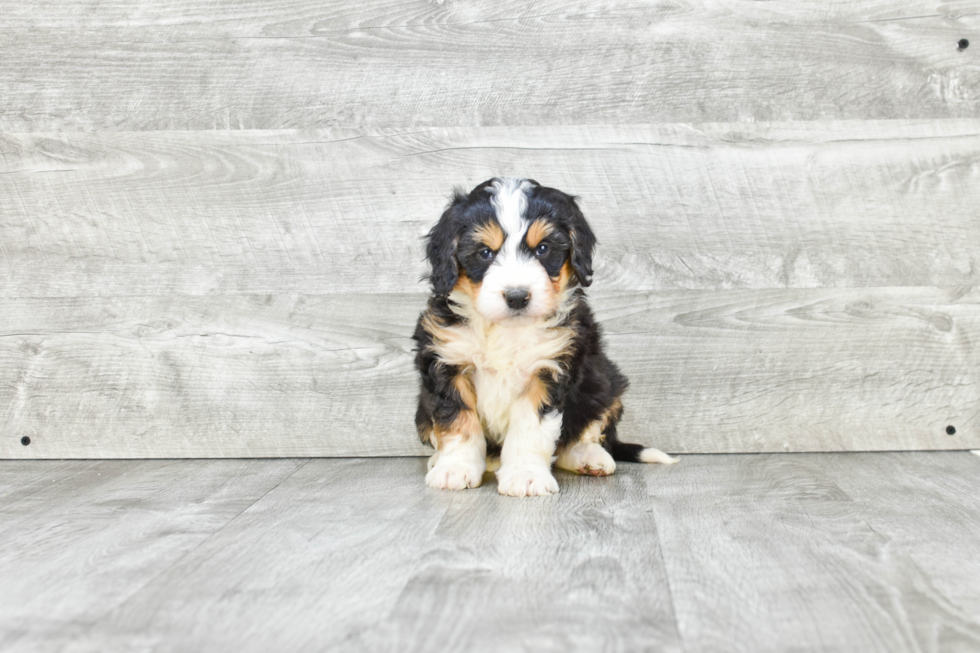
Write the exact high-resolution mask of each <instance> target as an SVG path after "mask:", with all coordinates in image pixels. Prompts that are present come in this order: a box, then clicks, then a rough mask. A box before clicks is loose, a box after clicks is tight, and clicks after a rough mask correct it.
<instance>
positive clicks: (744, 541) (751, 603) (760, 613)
mask: <svg viewBox="0 0 980 653" xmlns="http://www.w3.org/2000/svg"><path fill="white" fill-rule="evenodd" d="M932 455H933V456H934V457H933V458H932V460H934V461H937V462H936V464H935V466H934V467H933V468H932V470H931V473H930V474H929V475H928V480H925V479H922V478H921V477H920V478H918V479H915V480H913V479H906V478H905V474H906V468H907V467H908V465H907V463H906V461H907V460H908V458H909V456H918V454H901V455H895V454H876V455H873V454H867V455H856V454H843V455H822V456H739V457H733V456H722V457H687V458H685V459H684V460H683V461H682V462H681V464H680V465H677V466H674V467H672V468H670V469H669V470H666V471H665V472H664V473H662V474H653V473H647V474H646V478H647V480H648V484H649V491H650V494H651V501H652V505H653V514H654V516H655V518H656V523H657V526H658V529H659V532H660V538H661V546H662V548H663V553H664V559H665V560H666V561H667V569H668V575H669V578H670V591H671V596H672V597H673V602H674V606H675V612H676V615H677V624H678V629H679V631H680V633H681V638H682V641H683V642H684V647H685V650H687V651H692V652H695V651H705V652H708V651H718V650H726V651H745V652H746V653H749V652H751V653H758V652H761V651H774V652H775V651H787V650H804V651H881V652H883V653H884V652H892V651H930V652H937V653H938V652H940V651H942V652H947V651H963V652H967V651H974V650H977V648H978V647H980V618H978V614H977V612H976V611H974V610H971V607H972V606H974V605H975V603H976V597H977V588H978V587H980V585H977V584H976V583H970V579H969V578H966V577H961V578H960V579H959V580H958V581H957V582H956V583H955V585H956V587H955V588H954V591H953V592H943V591H940V589H939V588H937V586H936V585H935V584H934V583H933V578H934V577H933V575H932V573H931V571H932V570H930V569H929V568H928V567H922V566H920V565H919V564H918V560H919V558H917V557H913V555H912V553H911V551H910V550H909V549H908V548H906V546H905V542H904V541H903V540H902V539H896V538H895V537H893V535H892V534H891V533H889V532H880V531H879V529H878V525H879V522H880V521H881V520H882V515H884V516H885V519H888V518H889V517H895V518H897V517H898V516H899V515H901V519H903V520H904V522H905V524H906V526H907V532H914V533H915V534H916V535H917V536H918V537H919V538H921V539H922V540H926V541H929V542H932V543H934V544H935V545H936V547H938V546H939V545H940V543H941V542H942V539H941V537H942V536H941V534H940V533H937V532H936V531H933V530H932V524H933V523H934V522H935V521H937V519H936V518H935V517H933V516H931V515H930V512H931V511H932V510H934V509H935V507H936V506H937V505H938V504H940V503H942V502H943V501H945V500H948V499H949V498H950V497H954V499H953V500H954V501H955V502H956V503H957V504H958V505H962V501H963V500H964V499H965V497H966V496H967V495H966V494H965V493H964V486H966V485H970V484H971V481H970V480H969V479H968V478H966V477H968V476H976V474H977V471H980V464H978V461H976V460H974V459H969V460H967V458H970V457H969V454H966V453H958V454H942V455H938V454H932ZM915 460H916V458H913V461H915ZM912 466H913V467H916V466H918V465H916V464H915V463H914V462H913V463H912ZM617 473H618V470H617ZM852 474H857V475H859V476H862V477H871V476H875V477H876V478H877V479H879V483H878V487H879V489H882V490H883V492H882V493H881V494H868V493H865V494H863V496H862V497H861V498H862V501H861V502H857V501H855V500H853V499H852V497H851V496H849V493H848V492H847V491H846V490H845V489H842V487H841V486H839V485H838V484H837V481H838V480H840V479H850V478H851V475H852ZM944 475H949V476H951V477H952V480H951V481H947V482H946V483H947V485H949V484H958V485H960V486H961V487H959V488H957V489H956V490H953V491H951V490H952V489H951V488H948V487H947V489H946V490H945V491H943V490H940V488H938V487H937V486H936V485H935V480H937V479H941V478H942V476H944ZM916 481H918V482H916ZM939 482H940V483H943V481H941V480H940V481H939ZM858 483H863V481H858ZM973 485H975V483H973ZM969 503H970V505H969V507H968V508H965V509H964V512H963V513H961V515H960V516H964V515H965V516H966V517H967V519H969V520H972V521H973V522H976V521H977V520H978V518H980V513H978V510H977V507H976V503H975V502H972V501H971V502H969ZM947 518H948V519H955V518H954V517H953V515H952V514H947ZM954 528H955V526H954V523H953V522H948V523H947V526H946V529H947V531H951V530H953V529H954ZM968 537H969V536H968V535H967V534H966V533H961V534H960V535H959V536H958V537H957V538H956V540H955V541H956V542H957V543H963V544H965V542H966V541H967V538H968ZM974 548H975V547H974ZM934 551H935V549H934ZM959 552H960V550H950V551H946V552H944V553H943V554H941V555H940V556H939V557H940V558H942V557H944V556H947V560H946V561H940V560H935V559H933V562H934V564H938V565H939V566H941V567H946V569H951V568H954V567H956V566H958V565H962V564H964V563H967V564H969V563H968V560H969V558H971V557H974V556H973V555H972V553H971V554H968V555H965V556H964V555H958V554H959ZM957 593H958V596H957Z"/></svg>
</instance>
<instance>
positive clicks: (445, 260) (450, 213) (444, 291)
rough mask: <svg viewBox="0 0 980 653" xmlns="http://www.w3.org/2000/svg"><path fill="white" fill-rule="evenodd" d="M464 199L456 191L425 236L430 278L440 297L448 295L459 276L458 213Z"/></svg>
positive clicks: (434, 289) (434, 291)
mask: <svg viewBox="0 0 980 653" xmlns="http://www.w3.org/2000/svg"><path fill="white" fill-rule="evenodd" d="M464 199H466V198H465V196H464V195H462V194H461V193H460V192H459V191H455V192H454V193H453V199H452V201H451V202H450V204H449V207H448V208H447V209H446V210H445V211H444V212H443V214H442V217H441V218H439V222H437V223H436V225H435V226H434V227H432V230H431V231H430V232H429V235H428V236H426V237H425V238H426V243H425V257H426V258H427V259H428V260H429V265H431V266H432V274H430V275H429V280H430V281H431V282H432V292H433V293H435V294H436V295H437V296H439V297H445V296H447V295H448V294H449V293H450V292H451V291H452V289H453V286H455V285H456V280H457V279H458V278H459V264H458V263H457V262H456V248H457V246H458V245H459V220H458V219H457V218H458V216H457V215H456V214H457V212H458V210H459V207H460V205H461V204H462V202H463V200H464Z"/></svg>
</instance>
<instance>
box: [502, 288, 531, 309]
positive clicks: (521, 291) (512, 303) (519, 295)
mask: <svg viewBox="0 0 980 653" xmlns="http://www.w3.org/2000/svg"><path fill="white" fill-rule="evenodd" d="M504 299H505V300H506V301H507V306H509V307H510V308H512V309H513V310H515V311H517V310H520V309H522V308H524V307H525V306H527V303H528V302H529V301H530V300H531V293H530V292H529V291H528V289H527V288H508V289H507V290H505V291H504Z"/></svg>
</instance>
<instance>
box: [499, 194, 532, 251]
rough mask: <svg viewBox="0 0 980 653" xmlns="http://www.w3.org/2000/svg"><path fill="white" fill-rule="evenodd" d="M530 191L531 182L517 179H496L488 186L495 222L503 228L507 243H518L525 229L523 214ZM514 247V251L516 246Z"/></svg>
mask: <svg viewBox="0 0 980 653" xmlns="http://www.w3.org/2000/svg"><path fill="white" fill-rule="evenodd" d="M530 189H531V182H529V181H528V180H527V179H519V178H517V177H504V178H503V179H496V180H494V182H493V184H491V185H490V189H489V192H490V193H491V195H492V196H491V198H490V203H491V204H492V205H493V208H494V210H495V211H496V212H497V222H499V223H500V226H501V227H503V228H504V233H505V234H507V240H508V241H511V240H513V241H514V242H515V243H517V242H520V239H521V236H522V235H523V234H524V231H525V230H526V229H527V223H526V222H525V221H524V212H525V211H526V210H527V192H528V191H529V190H530ZM515 236H516V238H514V237H515ZM514 247H515V249H516V245H515V246H514Z"/></svg>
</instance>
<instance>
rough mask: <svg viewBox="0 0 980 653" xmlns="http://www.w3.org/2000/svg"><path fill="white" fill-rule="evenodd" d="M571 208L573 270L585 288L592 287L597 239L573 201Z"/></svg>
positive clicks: (569, 232) (570, 232)
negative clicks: (593, 255) (593, 261)
mask: <svg viewBox="0 0 980 653" xmlns="http://www.w3.org/2000/svg"><path fill="white" fill-rule="evenodd" d="M570 204H571V206H570V208H569V213H570V215H569V218H570V224H569V228H568V235H569V237H570V238H571V240H572V252H571V260H572V269H573V270H575V276H577V277H578V282H579V283H580V284H582V285H583V286H591V285H592V253H593V252H594V251H595V246H596V239H595V234H594V233H592V229H591V227H589V223H588V222H586V221H585V216H584V215H582V211H581V210H579V208H578V205H577V204H576V203H575V200H574V199H573V200H572V201H571V203H570Z"/></svg>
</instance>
